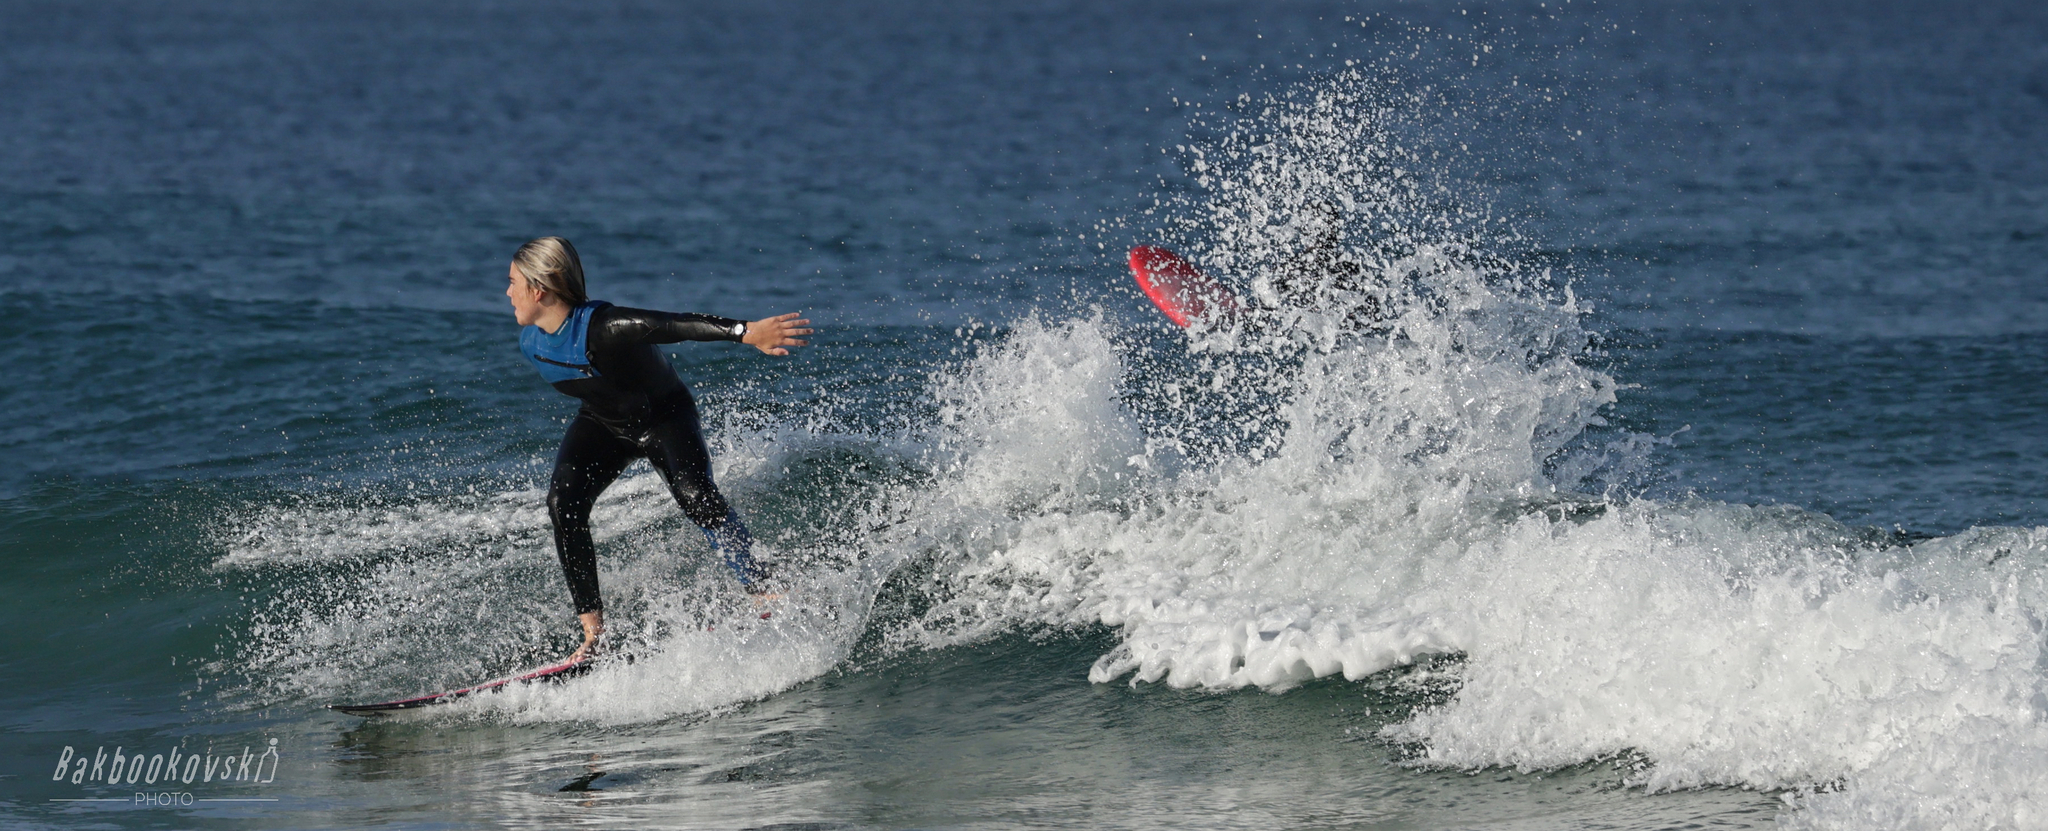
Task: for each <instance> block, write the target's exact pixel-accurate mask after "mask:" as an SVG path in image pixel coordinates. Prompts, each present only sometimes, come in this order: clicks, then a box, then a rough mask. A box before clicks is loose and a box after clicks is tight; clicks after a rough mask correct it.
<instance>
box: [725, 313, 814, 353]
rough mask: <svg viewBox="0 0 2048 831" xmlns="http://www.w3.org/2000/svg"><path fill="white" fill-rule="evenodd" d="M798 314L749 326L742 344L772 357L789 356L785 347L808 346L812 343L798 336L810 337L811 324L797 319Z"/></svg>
mask: <svg viewBox="0 0 2048 831" xmlns="http://www.w3.org/2000/svg"><path fill="white" fill-rule="evenodd" d="M797 314H798V313H797V312H790V313H788V314H780V315H776V316H774V317H770V318H763V319H761V320H756V321H753V322H750V323H748V324H747V334H746V336H745V337H742V338H740V342H741V343H744V344H746V345H748V346H751V347H754V348H755V349H759V350H761V351H762V352H765V353H767V354H770V355H787V354H789V350H788V349H786V348H785V347H790V346H807V345H809V344H810V341H804V340H798V339H797V336H798V335H808V334H810V333H811V332H812V331H814V330H812V329H810V328H809V326H810V325H811V322H810V321H808V320H803V319H801V318H798V317H797Z"/></svg>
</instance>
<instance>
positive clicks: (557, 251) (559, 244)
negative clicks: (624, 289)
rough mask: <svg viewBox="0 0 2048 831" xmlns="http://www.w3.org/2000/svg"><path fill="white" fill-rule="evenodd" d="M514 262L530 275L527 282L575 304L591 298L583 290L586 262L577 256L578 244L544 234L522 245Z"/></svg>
mask: <svg viewBox="0 0 2048 831" xmlns="http://www.w3.org/2000/svg"><path fill="white" fill-rule="evenodd" d="M512 264H513V265H515V266H518V267H519V273H520V274H521V275H522V276H524V277H526V284H527V285H528V286H531V287H533V288H537V289H540V290H542V291H545V292H547V293H549V294H552V295H554V296H555V297H557V298H560V299H561V300H562V301H563V302H565V303H568V304H569V305H571V306H581V305H583V303H584V301H586V300H588V299H590V298H589V296H588V295H586V294H584V291H583V261H582V260H579V259H577V258H576V246H573V245H570V244H569V241H568V240H565V239H562V238H561V237H541V238H540V239H537V240H534V241H532V242H529V243H527V244H525V245H522V246H519V253H517V254H513V255H512Z"/></svg>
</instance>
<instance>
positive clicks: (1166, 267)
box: [1131, 245, 1244, 326]
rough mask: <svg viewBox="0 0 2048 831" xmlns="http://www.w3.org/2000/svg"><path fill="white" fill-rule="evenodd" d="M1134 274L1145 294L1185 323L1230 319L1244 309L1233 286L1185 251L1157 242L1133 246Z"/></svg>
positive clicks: (1177, 319)
mask: <svg viewBox="0 0 2048 831" xmlns="http://www.w3.org/2000/svg"><path fill="white" fill-rule="evenodd" d="M1131 275H1132V276H1134V277H1137V278H1138V288H1141V289H1144V290H1145V296H1146V297H1150V298H1152V303H1153V304H1154V305H1156V306H1158V307H1159V310H1160V311H1162V312H1165V313H1166V316H1167V317H1169V318H1171V319H1172V320H1173V322H1174V323H1177V324H1180V325H1182V326H1188V325H1192V324H1194V323H1195V322H1196V321H1201V322H1205V323H1214V322H1219V321H1227V320H1229V319H1231V318H1234V317H1236V316H1238V315H1239V314H1241V313H1243V312H1244V304H1243V303H1240V302H1238V299H1237V295H1236V294H1233V293H1232V292H1231V291H1230V289H1229V288H1227V287H1225V286H1224V285H1223V284H1222V283H1219V282H1216V281H1215V280H1214V279H1213V278H1211V277H1210V276H1209V275H1207V274H1203V273H1202V270H1201V269H1199V268H1196V267H1195V264H1194V263H1191V262H1188V261H1187V259H1186V258H1184V257H1182V256H1181V255H1179V254H1175V253H1173V252H1172V251H1169V250H1167V249H1164V248H1160V247H1158V246H1156V245H1140V246H1137V247H1135V248H1132V249H1131Z"/></svg>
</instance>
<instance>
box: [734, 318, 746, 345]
mask: <svg viewBox="0 0 2048 831" xmlns="http://www.w3.org/2000/svg"><path fill="white" fill-rule="evenodd" d="M732 337H733V340H746V339H747V322H746V321H744V320H742V321H740V322H738V323H735V324H733V325H732Z"/></svg>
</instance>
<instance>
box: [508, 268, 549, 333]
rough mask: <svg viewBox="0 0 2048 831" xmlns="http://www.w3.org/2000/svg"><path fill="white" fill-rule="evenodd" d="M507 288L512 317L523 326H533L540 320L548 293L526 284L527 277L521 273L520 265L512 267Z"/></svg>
mask: <svg viewBox="0 0 2048 831" xmlns="http://www.w3.org/2000/svg"><path fill="white" fill-rule="evenodd" d="M508 279H509V280H510V282H509V283H507V284H506V286H505V296H506V297H508V298H510V299H511V300H512V317H513V318H515V319H517V320H518V321H519V325H521V326H532V325H533V322H534V321H536V320H539V319H540V312H541V307H542V305H544V303H543V301H544V300H545V298H546V297H547V292H545V291H542V290H540V289H537V288H534V287H532V286H529V285H527V284H526V275H524V274H520V273H519V265H518V264H517V263H514V264H513V265H512V273H511V275H510V276H509V278H508Z"/></svg>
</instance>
